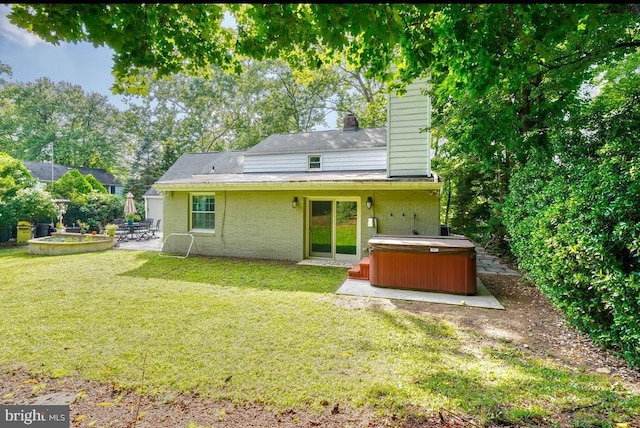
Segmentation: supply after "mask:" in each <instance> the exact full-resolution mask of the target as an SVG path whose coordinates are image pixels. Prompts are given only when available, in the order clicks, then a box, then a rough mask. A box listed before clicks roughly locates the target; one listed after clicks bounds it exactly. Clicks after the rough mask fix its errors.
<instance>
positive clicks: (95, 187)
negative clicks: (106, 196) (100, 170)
mask: <svg viewBox="0 0 640 428" xmlns="http://www.w3.org/2000/svg"><path fill="white" fill-rule="evenodd" d="M84 179H85V180H87V182H88V183H89V184H90V185H91V189H92V190H95V191H97V192H99V193H107V189H106V188H105V187H104V186H103V185H102V183H100V182H99V181H98V179H97V178H95V177H94V176H93V174H87V175H85V176H84Z"/></svg>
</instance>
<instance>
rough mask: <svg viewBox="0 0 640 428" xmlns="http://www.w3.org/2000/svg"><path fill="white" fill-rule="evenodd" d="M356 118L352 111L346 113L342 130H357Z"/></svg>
mask: <svg viewBox="0 0 640 428" xmlns="http://www.w3.org/2000/svg"><path fill="white" fill-rule="evenodd" d="M357 130H358V118H357V117H356V116H355V115H354V114H353V113H348V114H347V115H346V116H345V118H344V127H343V128H342V131H357Z"/></svg>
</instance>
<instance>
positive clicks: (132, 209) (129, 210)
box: [124, 192, 136, 217]
mask: <svg viewBox="0 0 640 428" xmlns="http://www.w3.org/2000/svg"><path fill="white" fill-rule="evenodd" d="M135 213H136V205H135V204H134V203H133V193H131V192H129V193H127V202H125V204H124V216H125V217H126V216H127V214H135Z"/></svg>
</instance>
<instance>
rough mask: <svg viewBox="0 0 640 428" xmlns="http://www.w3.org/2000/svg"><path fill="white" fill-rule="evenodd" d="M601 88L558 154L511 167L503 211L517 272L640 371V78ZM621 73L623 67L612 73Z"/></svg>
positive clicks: (562, 137) (560, 140)
mask: <svg viewBox="0 0 640 428" xmlns="http://www.w3.org/2000/svg"><path fill="white" fill-rule="evenodd" d="M637 59H638V57H637V56H632V57H630V58H629V60H630V61H632V62H633V63H634V64H635V66H634V67H628V65H627V64H624V65H623V67H625V68H627V70H631V72H628V73H627V74H626V75H624V76H620V75H618V76H615V74H614V77H615V79H612V80H611V81H609V82H608V83H606V84H604V85H603V87H602V92H601V94H600V95H599V96H598V97H597V98H596V99H595V101H594V102H593V103H591V105H590V107H589V109H588V110H587V114H585V115H583V116H581V115H580V114H577V116H578V117H577V118H574V120H575V125H576V127H575V128H573V129H569V130H567V131H566V132H564V133H559V135H558V137H557V140H555V141H556V142H557V143H556V150H557V153H558V154H557V155H556V156H555V158H554V159H553V160H551V161H550V160H549V159H548V158H547V157H539V158H537V159H532V160H531V161H530V162H529V163H528V164H527V165H526V166H524V167H522V168H520V169H518V170H517V172H516V173H515V174H514V177H513V179H512V181H511V189H510V190H511V192H510V196H509V197H508V198H507V203H506V206H505V220H506V225H507V229H508V232H509V234H510V235H511V244H512V250H513V252H514V253H515V254H516V255H517V257H518V259H519V260H520V264H521V267H522V268H523V269H524V270H525V271H526V272H527V273H528V274H529V275H530V276H531V277H532V278H533V279H534V280H535V281H536V283H537V284H538V286H539V287H540V288H541V289H542V290H543V291H544V292H545V294H547V296H549V298H550V299H551V301H552V302H554V304H555V305H557V306H558V307H559V308H560V309H561V310H562V311H563V312H564V313H565V314H566V315H567V317H568V318H569V320H570V321H571V322H572V323H574V324H575V325H577V326H578V327H580V328H581V329H582V330H584V331H586V332H588V333H589V334H590V335H591V337H592V338H593V339H594V341H595V342H597V343H600V344H602V345H604V346H607V347H610V348H613V349H614V350H616V351H617V352H618V353H619V354H620V355H622V356H623V357H624V358H625V359H626V360H627V361H628V362H629V363H630V364H632V365H636V366H640V349H639V348H638V343H640V300H639V299H638V296H639V295H640V212H639V211H638V207H639V206H640V138H639V137H638V133H637V132H636V126H637V123H638V121H640V96H639V95H640V91H639V89H638V88H640V75H639V74H638V73H637V72H636V71H635V69H636V68H637V66H638V62H637ZM618 70H619V69H618Z"/></svg>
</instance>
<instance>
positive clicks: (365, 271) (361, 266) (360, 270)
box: [349, 257, 369, 280]
mask: <svg viewBox="0 0 640 428" xmlns="http://www.w3.org/2000/svg"><path fill="white" fill-rule="evenodd" d="M349 278H351V279H367V280H368V279H369V257H365V258H363V259H362V260H360V262H358V263H356V264H354V265H353V267H352V268H351V269H349Z"/></svg>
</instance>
